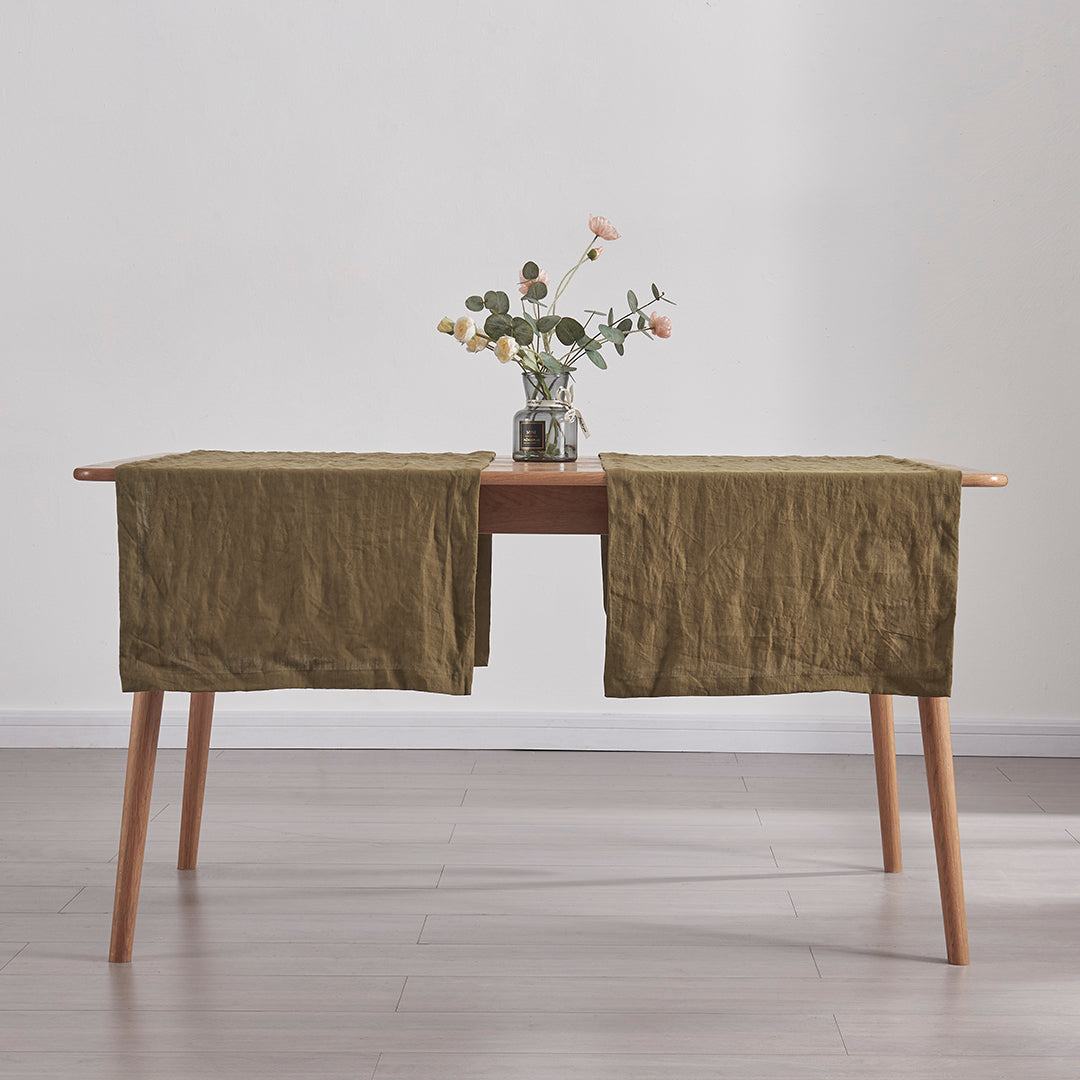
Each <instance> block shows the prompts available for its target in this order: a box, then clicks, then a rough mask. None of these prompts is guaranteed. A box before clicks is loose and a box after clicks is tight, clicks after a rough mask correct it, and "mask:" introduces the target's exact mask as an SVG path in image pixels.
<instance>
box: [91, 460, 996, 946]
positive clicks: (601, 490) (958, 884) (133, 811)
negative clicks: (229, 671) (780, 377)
mask: <svg viewBox="0 0 1080 1080" xmlns="http://www.w3.org/2000/svg"><path fill="white" fill-rule="evenodd" d="M147 456H151V455H147ZM128 460H133V461H134V460H143V459H142V458H132V459H128ZM119 464H121V462H119V461H110V462H104V463H101V464H98V465H86V466H80V467H79V468H77V469H75V473H74V475H75V479H76V480H96V481H105V482H109V481H113V480H115V478H116V477H115V472H114V468H115V466H116V465H119ZM962 471H963V485H964V487H1004V486H1005V485H1006V484H1007V483H1008V478H1007V477H1005V476H1004V475H1003V474H1001V473H984V472H977V471H975V470H967V469H965V470H962ZM607 516H608V506H607V486H606V480H605V476H604V471H603V468H602V467H601V465H600V462H599V460H598V459H595V458H593V459H584V460H581V461H578V462H574V463H572V464H566V465H560V464H546V463H522V462H514V461H510V460H509V459H506V458H496V459H495V461H493V462H492V463H491V465H489V466H488V467H487V468H486V469H485V470H484V471H483V473H482V474H481V483H480V532H482V533H540V534H545V535H555V534H563V535H567V534H578V535H581V534H585V535H602V534H604V533H606V532H607ZM164 696H165V695H164V693H163V692H162V691H160V690H153V691H143V692H139V693H136V694H134V695H133V702H132V708H131V737H130V740H129V743H128V761H127V778H126V781H125V785H124V809H123V815H122V818H121V823H120V850H119V855H118V858H117V868H116V894H115V898H114V901H113V921H112V940H111V943H110V947H109V960H110V961H111V962H113V963H126V962H128V961H130V960H131V956H132V950H133V948H134V942H135V916H136V913H137V909H138V903H139V884H140V881H141V878H142V864H143V851H144V849H145V846H146V830H147V825H148V822H149V814H150V793H151V789H152V785H153V780H154V763H155V759H156V756H157V743H158V732H159V730H160V727H161V706H162V702H163V700H164ZM213 712H214V695H213V694H212V693H195V694H191V697H190V708H189V713H188V742H187V760H186V763H185V770H184V801H183V809H182V812H181V822H180V853H179V857H178V859H177V868H178V869H180V870H191V869H194V868H195V864H196V860H197V858H198V850H199V828H200V824H201V820H202V803H203V791H204V789H205V785H206V766H207V761H208V758H209V750H210V729H211V724H212V721H213ZM919 720H920V725H921V728H922V740H923V754H924V757H925V760H926V778H927V783H928V785H929V790H930V816H931V821H932V824H933V829H934V846H935V849H936V852H937V868H938V885H939V888H940V892H941V908H942V916H943V919H944V925H945V951H946V955H947V958H948V962H949V963H950V964H966V963H968V941H967V920H966V915H965V910H964V882H963V873H962V870H961V864H960V833H959V829H958V826H957V816H956V788H955V783H954V779H953V760H952V737H951V734H950V730H949V702H948V698H919ZM870 726H871V732H872V735H873V743H874V763H875V769H876V773H877V791H878V814H879V817H880V819H881V848H882V856H883V862H884V868H885V872H886V873H890V874H895V873H899V872H900V870H901V867H902V863H901V854H900V810H899V801H898V794H897V782H896V745H895V738H894V732H893V702H892V698H891V697H890V696H888V695H884V694H872V695H870Z"/></svg>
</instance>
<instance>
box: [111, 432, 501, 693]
mask: <svg viewBox="0 0 1080 1080" xmlns="http://www.w3.org/2000/svg"><path fill="white" fill-rule="evenodd" d="M493 457H494V454H492V453H490V452H488V451H477V452H475V453H471V454H382V453H371V454H331V453H325V454H324V453H232V452H226V451H215V450H197V451H194V452H192V453H188V454H174V455H169V456H166V457H161V458H155V459H153V460H150V461H141V462H133V463H129V464H125V465H118V466H117V467H116V506H117V523H118V531H119V544H120V675H121V682H122V685H123V689H124V690H125V691H136V690H181V691H224V690H269V689H279V688H283V687H323V688H335V689H354V688H358V689H399V690H427V691H433V692H437V693H444V694H467V693H469V692H470V689H471V685H472V670H473V666H474V664H485V663H486V662H487V642H488V616H489V611H490V601H489V590H490V568H491V550H490V541H491V538H490V537H480V536H479V531H478V518H479V501H480V472H481V470H482V469H483V468H484V467H485V466H486V465H487V464H488V463H489V462H490V461H491V460H492V458H493Z"/></svg>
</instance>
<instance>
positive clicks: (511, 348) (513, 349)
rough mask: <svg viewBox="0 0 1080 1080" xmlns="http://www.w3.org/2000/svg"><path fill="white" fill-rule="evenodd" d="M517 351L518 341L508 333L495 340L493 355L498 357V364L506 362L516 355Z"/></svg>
mask: <svg viewBox="0 0 1080 1080" xmlns="http://www.w3.org/2000/svg"><path fill="white" fill-rule="evenodd" d="M517 351H518V343H517V342H516V341H515V340H514V339H513V338H512V337H510V336H509V335H508V334H507V335H504V336H503V337H501V338H499V340H498V341H496V342H495V355H496V356H497V357H498V358H499V363H500V364H508V363H509V362H510V361H511V360H513V359H514V357H515V356H517Z"/></svg>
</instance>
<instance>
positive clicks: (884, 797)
mask: <svg viewBox="0 0 1080 1080" xmlns="http://www.w3.org/2000/svg"><path fill="white" fill-rule="evenodd" d="M870 727H871V729H872V731H873V733H874V768H875V770H876V771H877V804H878V817H879V818H880V819H881V855H882V860H883V861H884V864H885V873H886V874H899V873H900V871H901V870H902V869H903V868H904V863H903V858H902V856H901V854H900V794H899V788H898V786H897V783H896V736H895V735H894V733H893V700H892V695H891V694H871V695H870Z"/></svg>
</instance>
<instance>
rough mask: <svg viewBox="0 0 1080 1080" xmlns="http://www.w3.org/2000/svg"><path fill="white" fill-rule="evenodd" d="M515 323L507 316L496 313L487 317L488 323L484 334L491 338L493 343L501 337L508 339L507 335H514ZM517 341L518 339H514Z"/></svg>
mask: <svg viewBox="0 0 1080 1080" xmlns="http://www.w3.org/2000/svg"><path fill="white" fill-rule="evenodd" d="M513 332H514V323H513V321H512V320H510V319H508V318H507V317H506V316H505V315H501V314H499V313H497V312H496V313H494V314H492V315H489V316H488V317H487V322H485V323H484V334H485V335H486V336H487V337H489V338H491V340H492V341H498V340H499V338H501V337H506V335H507V334H513ZM514 340H515V341H516V340H517V338H514Z"/></svg>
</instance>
